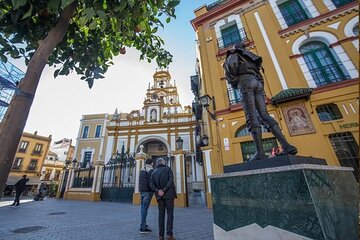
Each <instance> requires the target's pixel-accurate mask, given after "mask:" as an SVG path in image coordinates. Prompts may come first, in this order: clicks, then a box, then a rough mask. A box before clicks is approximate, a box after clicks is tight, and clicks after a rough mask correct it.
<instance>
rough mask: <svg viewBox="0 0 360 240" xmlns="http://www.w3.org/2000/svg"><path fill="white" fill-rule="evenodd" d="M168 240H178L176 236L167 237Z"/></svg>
mask: <svg viewBox="0 0 360 240" xmlns="http://www.w3.org/2000/svg"><path fill="white" fill-rule="evenodd" d="M166 240H176V239H175V238H174V236H166Z"/></svg>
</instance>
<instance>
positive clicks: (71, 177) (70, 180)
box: [64, 166, 76, 199]
mask: <svg viewBox="0 0 360 240" xmlns="http://www.w3.org/2000/svg"><path fill="white" fill-rule="evenodd" d="M75 169H76V167H75V166H70V167H69V174H68V179H67V181H66V186H65V192H64V199H67V195H68V191H69V188H71V186H72V185H73V181H74V173H75V171H74V170H75Z"/></svg>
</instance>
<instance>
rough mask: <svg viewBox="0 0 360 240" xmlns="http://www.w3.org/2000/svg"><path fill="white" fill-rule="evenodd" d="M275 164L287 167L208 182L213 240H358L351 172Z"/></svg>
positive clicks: (296, 161) (299, 162) (298, 162)
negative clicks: (211, 205)
mask: <svg viewBox="0 0 360 240" xmlns="http://www.w3.org/2000/svg"><path fill="white" fill-rule="evenodd" d="M279 160H280V161H279V162H282V161H285V162H287V163H288V165H282V164H280V165H279V164H278V165H279V166H276V164H275V166H271V164H270V165H269V162H265V163H264V162H263V163H262V161H273V162H276V158H273V159H267V160H261V161H257V162H256V163H255V162H254V163H249V165H248V166H245V165H246V163H245V164H243V166H241V165H239V166H237V169H245V170H242V171H240V172H232V173H225V174H221V175H213V176H211V189H212V199H213V213H214V236H215V239H217V240H220V239H221V240H228V239H229V240H230V239H246V240H281V239H283V240H300V239H301V240H305V239H317V240H322V239H324V240H355V239H358V215H359V211H358V188H357V183H356V181H355V178H354V176H353V174H352V168H344V167H334V166H326V165H317V164H314V163H316V160H315V161H314V159H313V158H307V159H306V157H293V156H290V157H286V156H285V157H282V158H281V159H279ZM306 161H310V162H312V163H313V164H307V163H304V162H306ZM279 162H278V163H279ZM321 162H322V163H321ZM318 163H319V164H323V161H321V160H320V162H318ZM255 165H257V166H258V167H256V166H255ZM264 165H265V166H266V168H264Z"/></svg>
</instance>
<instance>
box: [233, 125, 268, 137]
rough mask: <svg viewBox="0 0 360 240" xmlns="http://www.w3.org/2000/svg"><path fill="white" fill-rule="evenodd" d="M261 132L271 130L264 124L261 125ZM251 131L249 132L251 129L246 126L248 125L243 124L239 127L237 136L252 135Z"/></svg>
mask: <svg viewBox="0 0 360 240" xmlns="http://www.w3.org/2000/svg"><path fill="white" fill-rule="evenodd" d="M261 132H262V133H266V132H269V131H268V130H267V129H266V128H265V127H264V126H263V125H261ZM250 135H251V133H250V132H249V129H248V128H247V127H246V125H243V126H241V127H239V129H238V130H237V131H236V133H235V137H244V136H250Z"/></svg>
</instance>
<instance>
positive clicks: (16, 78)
mask: <svg viewBox="0 0 360 240" xmlns="http://www.w3.org/2000/svg"><path fill="white" fill-rule="evenodd" d="M24 75H25V73H24V72H23V71H21V70H20V69H19V68H17V67H16V66H15V65H14V64H12V63H10V62H6V63H5V62H3V61H1V60H0V122H1V121H2V119H3V118H4V116H5V113H6V110H7V108H8V106H9V104H10V101H11V99H12V97H13V95H14V93H15V90H16V89H17V85H18V84H19V82H20V81H21V80H22V78H23V77H24Z"/></svg>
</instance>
